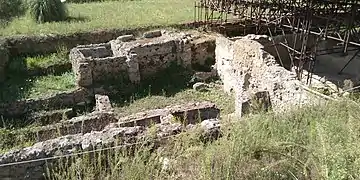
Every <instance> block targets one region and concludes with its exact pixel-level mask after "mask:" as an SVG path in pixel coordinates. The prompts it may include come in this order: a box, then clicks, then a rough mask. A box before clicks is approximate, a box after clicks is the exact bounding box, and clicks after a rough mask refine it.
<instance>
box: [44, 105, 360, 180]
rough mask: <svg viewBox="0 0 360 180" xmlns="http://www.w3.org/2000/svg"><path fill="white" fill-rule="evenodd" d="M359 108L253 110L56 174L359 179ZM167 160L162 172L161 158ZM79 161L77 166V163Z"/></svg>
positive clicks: (84, 161)
mask: <svg viewBox="0 0 360 180" xmlns="http://www.w3.org/2000/svg"><path fill="white" fill-rule="evenodd" d="M359 110H360V108H359V106H357V105H353V104H349V103H346V102H341V103H335V104H330V105H327V106H323V107H310V108H307V109H302V110H299V111H297V112H293V113H289V114H284V115H281V116H276V115H273V114H258V115H255V116H251V117H247V118H246V119H243V121H237V122H235V123H232V124H227V125H226V126H225V127H226V128H224V136H223V137H222V138H220V139H219V140H217V141H216V142H213V143H211V144H202V143H201V142H200V141H199V140H198V138H196V136H195V135H194V134H192V133H190V134H185V135H184V136H181V137H178V138H175V140H174V141H171V143H170V144H168V145H167V146H165V147H162V148H161V149H160V150H157V151H155V152H153V153H150V151H149V149H147V148H144V147H143V148H140V149H139V150H138V151H137V152H136V153H135V155H134V156H132V157H130V156H128V155H126V151H125V150H117V151H112V153H110V154H109V152H108V154H105V153H102V154H100V153H99V155H100V157H103V158H104V159H106V158H107V159H108V160H110V163H108V164H106V166H107V167H105V164H104V162H103V161H99V160H100V159H101V158H97V163H96V162H94V161H89V158H88V157H86V156H84V157H83V158H77V159H76V160H74V159H73V160H74V161H76V163H75V164H74V165H72V166H71V167H64V166H59V167H58V169H57V170H56V171H53V172H52V173H51V175H52V176H53V177H54V179H69V180H70V179H76V178H77V177H82V179H194V180H195V179H204V180H205V179H333V180H335V179H336V180H339V179H359V178H360V176H359V175H360V150H359V149H360V148H359V146H360V144H359V143H358V137H359V136H360V121H358V119H357V117H359V115H360V114H359V112H360V111H359ZM164 157H166V158H168V160H169V163H168V165H169V167H168V169H164V168H163V164H162V161H161V158H164ZM80 164H81V165H80Z"/></svg>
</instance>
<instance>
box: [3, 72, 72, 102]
mask: <svg viewBox="0 0 360 180" xmlns="http://www.w3.org/2000/svg"><path fill="white" fill-rule="evenodd" d="M75 88H76V87H75V77H74V75H73V73H72V72H65V73H63V74H60V75H47V76H38V77H27V76H24V75H23V76H21V75H18V74H12V75H11V77H9V79H8V80H7V81H5V83H3V84H2V85H1V89H0V95H1V96H0V102H8V101H15V100H20V99H28V98H38V97H44V96H47V95H50V94H55V93H59V92H64V91H68V90H71V89H75Z"/></svg>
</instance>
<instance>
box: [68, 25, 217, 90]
mask: <svg viewBox="0 0 360 180" xmlns="http://www.w3.org/2000/svg"><path fill="white" fill-rule="evenodd" d="M155 32H158V33H157V34H156V33H155ZM151 33H154V34H156V35H157V36H150V35H146V33H144V36H143V38H139V39H135V38H134V37H133V36H131V35H126V36H120V37H118V38H117V39H115V40H113V41H110V42H109V43H103V44H96V45H86V46H78V47H76V48H74V49H72V50H71V52H70V59H71V62H72V67H73V71H74V73H75V76H76V82H77V85H78V86H80V87H89V86H91V85H93V84H96V83H99V82H102V81H106V80H110V79H125V80H130V81H131V82H133V83H138V82H139V81H141V79H143V78H145V77H148V76H152V75H154V74H156V73H157V72H158V71H160V70H163V69H166V68H168V67H169V66H170V65H171V64H172V63H175V64H178V65H181V66H183V67H186V68H191V67H192V65H193V64H199V65H205V63H206V61H205V60H206V59H209V58H210V59H214V56H215V54H214V49H215V39H214V38H211V37H210V36H206V35H200V34H199V33H197V34H196V33H176V32H165V31H163V32H160V31H153V32H151ZM151 33H150V32H147V34H151Z"/></svg>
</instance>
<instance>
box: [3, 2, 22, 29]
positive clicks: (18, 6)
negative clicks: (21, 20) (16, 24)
mask: <svg viewBox="0 0 360 180" xmlns="http://www.w3.org/2000/svg"><path fill="white" fill-rule="evenodd" d="M24 13H25V5H24V3H23V0H0V26H1V25H3V23H6V22H8V21H10V20H11V19H12V18H15V17H16V16H20V15H23V14H24Z"/></svg>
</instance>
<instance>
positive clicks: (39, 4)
mask: <svg viewBox="0 0 360 180" xmlns="http://www.w3.org/2000/svg"><path fill="white" fill-rule="evenodd" d="M29 9H30V14H31V16H32V18H33V19H34V20H35V21H36V22H38V23H44V22H52V21H63V20H65V19H66V17H67V10H66V6H65V4H64V3H62V2H61V1H60V0H30V1H29Z"/></svg>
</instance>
